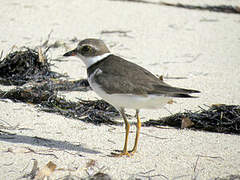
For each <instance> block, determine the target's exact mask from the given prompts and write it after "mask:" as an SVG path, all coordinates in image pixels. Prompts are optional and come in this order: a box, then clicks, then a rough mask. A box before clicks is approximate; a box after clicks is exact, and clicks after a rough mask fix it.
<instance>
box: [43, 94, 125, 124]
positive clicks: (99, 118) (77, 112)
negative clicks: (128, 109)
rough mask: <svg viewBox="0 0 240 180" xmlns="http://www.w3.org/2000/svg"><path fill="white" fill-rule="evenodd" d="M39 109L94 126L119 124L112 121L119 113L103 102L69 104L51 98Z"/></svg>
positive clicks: (56, 98) (54, 97)
mask: <svg viewBox="0 0 240 180" xmlns="http://www.w3.org/2000/svg"><path fill="white" fill-rule="evenodd" d="M40 107H41V110H43V111H46V112H51V113H57V114H60V115H63V116H65V117H68V118H75V119H79V120H82V121H84V122H91V123H93V124H95V125H100V124H110V125H118V124H121V123H119V122H116V121H113V120H112V119H113V118H114V117H119V112H118V111H117V110H116V109H115V108H114V107H113V106H112V105H110V104H108V103H107V102H105V101H103V100H96V101H86V100H79V101H78V102H71V101H66V100H65V99H64V98H58V97H56V96H52V97H51V98H50V99H49V100H48V101H44V102H42V103H41V104H40Z"/></svg>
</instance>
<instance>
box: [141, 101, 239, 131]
mask: <svg viewBox="0 0 240 180" xmlns="http://www.w3.org/2000/svg"><path fill="white" fill-rule="evenodd" d="M184 118H189V119H190V120H191V121H192V123H193V124H192V126H190V127H189V128H190V129H193V130H204V131H210V132H218V133H231V134H240V106H238V105H225V104H218V105H212V106H211V107H209V108H208V109H201V110H200V111H197V112H191V111H186V112H184V113H177V114H174V115H172V116H168V117H165V118H162V119H160V120H149V121H146V122H144V123H143V126H172V127H175V128H181V126H182V121H183V119H184Z"/></svg>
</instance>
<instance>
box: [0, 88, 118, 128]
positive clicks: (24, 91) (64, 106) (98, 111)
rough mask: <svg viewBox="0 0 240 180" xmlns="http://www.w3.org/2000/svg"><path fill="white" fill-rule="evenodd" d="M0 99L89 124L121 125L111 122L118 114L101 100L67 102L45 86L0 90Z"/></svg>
mask: <svg viewBox="0 0 240 180" xmlns="http://www.w3.org/2000/svg"><path fill="white" fill-rule="evenodd" d="M48 87H49V86H48ZM0 98H2V99H6V98H7V99H11V100H13V101H15V102H25V103H31V104H37V105H38V107H39V108H40V110H43V111H46V112H51V113H57V114H60V115H63V116H65V117H69V118H75V119H79V120H82V121H84V122H91V123H94V124H96V125H100V124H102V123H104V124H115V125H118V124H121V123H119V122H116V121H113V120H112V119H113V118H114V117H118V116H119V113H118V111H117V110H116V109H115V108H114V107H113V106H112V105H110V104H108V103H107V102H105V101H103V100H96V101H85V100H79V101H78V102H72V101H67V100H66V99H65V98H63V97H58V96H57V93H56V92H55V91H54V89H48V88H46V87H45V86H33V87H26V88H15V89H12V90H10V91H8V92H5V91H1V90H0Z"/></svg>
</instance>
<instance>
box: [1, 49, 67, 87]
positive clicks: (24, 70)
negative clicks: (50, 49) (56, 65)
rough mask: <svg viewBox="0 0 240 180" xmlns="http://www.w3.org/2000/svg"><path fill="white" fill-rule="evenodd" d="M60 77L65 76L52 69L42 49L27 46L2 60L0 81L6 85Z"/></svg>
mask: <svg viewBox="0 0 240 180" xmlns="http://www.w3.org/2000/svg"><path fill="white" fill-rule="evenodd" d="M60 77H65V76H64V75H62V74H59V73H56V72H53V71H51V70H50V63H49V62H48V61H47V58H46V56H45V55H44V54H42V53H41V50H40V49H39V52H37V51H36V50H33V49H30V48H26V47H25V48H22V50H19V51H14V52H11V53H9V54H8V55H7V56H6V57H5V58H4V59H3V60H2V61H0V83H1V84H4V85H23V84H25V83H26V82H29V81H35V82H41V81H43V80H47V79H49V78H60Z"/></svg>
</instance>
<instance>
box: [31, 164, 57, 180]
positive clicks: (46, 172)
mask: <svg viewBox="0 0 240 180" xmlns="http://www.w3.org/2000/svg"><path fill="white" fill-rule="evenodd" d="M56 167H57V166H56V164H54V163H53V162H52V161H49V162H48V163H47V165H46V166H44V167H43V168H42V169H40V170H39V171H38V173H37V175H36V176H35V178H34V180H44V178H45V177H47V176H48V177H49V176H50V175H51V174H52V173H53V172H54V170H55V169H56Z"/></svg>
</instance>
